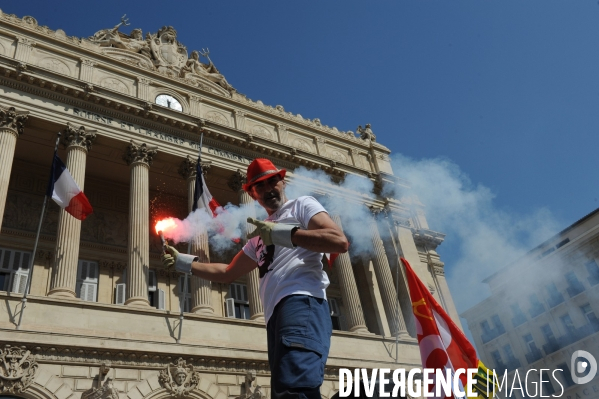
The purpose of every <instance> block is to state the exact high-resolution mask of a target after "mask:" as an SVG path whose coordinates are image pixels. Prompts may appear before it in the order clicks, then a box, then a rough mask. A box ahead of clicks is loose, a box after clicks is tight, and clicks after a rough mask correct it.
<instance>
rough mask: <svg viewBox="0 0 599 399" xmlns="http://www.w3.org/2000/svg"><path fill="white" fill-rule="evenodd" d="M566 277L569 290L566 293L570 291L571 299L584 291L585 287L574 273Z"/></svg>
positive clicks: (569, 273)
mask: <svg viewBox="0 0 599 399" xmlns="http://www.w3.org/2000/svg"><path fill="white" fill-rule="evenodd" d="M565 277H566V281H567V282H568V288H567V289H566V291H568V295H570V298H572V297H573V296H576V295H578V294H580V293H581V292H582V291H584V286H583V285H582V283H581V282H580V280H578V277H576V274H574V272H568V273H566V275H565Z"/></svg>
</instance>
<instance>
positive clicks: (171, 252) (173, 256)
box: [160, 245, 179, 269]
mask: <svg viewBox="0 0 599 399" xmlns="http://www.w3.org/2000/svg"><path fill="white" fill-rule="evenodd" d="M163 248H164V252H163V253H162V256H161V257H160V259H161V260H162V266H164V267H166V268H167V269H170V268H171V267H172V266H173V265H174V264H175V262H176V261H177V257H178V256H179V251H177V250H176V249H175V247H171V246H170V245H165V246H164V247H163Z"/></svg>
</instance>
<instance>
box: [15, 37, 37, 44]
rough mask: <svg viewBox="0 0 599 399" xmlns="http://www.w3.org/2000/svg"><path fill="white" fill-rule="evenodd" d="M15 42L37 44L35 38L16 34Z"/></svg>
mask: <svg viewBox="0 0 599 399" xmlns="http://www.w3.org/2000/svg"><path fill="white" fill-rule="evenodd" d="M17 43H19V44H25V45H27V46H35V45H36V44H37V43H36V42H35V40H33V39H31V38H28V37H24V36H17Z"/></svg>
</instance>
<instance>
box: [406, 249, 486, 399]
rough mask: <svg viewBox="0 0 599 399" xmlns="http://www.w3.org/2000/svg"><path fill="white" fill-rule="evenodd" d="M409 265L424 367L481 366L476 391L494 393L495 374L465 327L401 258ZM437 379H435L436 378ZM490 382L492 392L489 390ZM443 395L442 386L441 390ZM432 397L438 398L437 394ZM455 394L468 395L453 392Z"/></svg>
mask: <svg viewBox="0 0 599 399" xmlns="http://www.w3.org/2000/svg"><path fill="white" fill-rule="evenodd" d="M401 261H402V262H403V264H404V265H405V267H406V276H407V278H408V286H409V288H410V299H411V300H412V311H413V312H414V319H415V321H416V330H417V331H416V332H417V334H418V346H419V347H420V358H421V360H422V367H423V368H432V369H440V370H443V375H445V373H446V372H447V371H445V370H449V372H450V373H451V375H452V376H453V375H454V374H455V372H456V370H457V369H468V368H471V369H472V368H476V369H478V374H476V375H475V378H476V379H477V384H476V385H475V386H474V392H476V393H477V394H478V397H481V398H490V397H493V389H492V388H493V374H492V373H491V371H490V370H487V368H486V367H485V366H484V364H483V363H482V362H481V361H480V360H479V359H478V357H477V356H476V350H475V349H474V347H473V346H472V344H471V343H470V342H469V341H468V338H466V336H465V335H464V333H463V332H462V330H460V328H459V327H458V326H457V325H456V324H455V323H454V322H453V320H451V318H450V317H449V315H448V314H447V313H446V312H445V310H444V309H443V307H442V306H441V305H439V303H437V301H436V300H435V298H434V297H433V295H432V294H431V293H430V291H429V290H428V288H426V286H425V285H424V283H423V282H422V281H420V279H419V278H418V276H417V275H416V273H414V271H413V270H412V268H411V267H410V264H409V263H408V261H407V260H405V259H403V258H401ZM452 379H453V378H452ZM459 379H460V382H461V384H460V387H461V390H462V392H465V391H464V387H466V384H467V375H466V373H465V372H464V373H463V374H461V375H460V377H459ZM433 380H434V379H433ZM487 384H488V386H489V388H491V389H490V392H489V393H488V394H487ZM427 390H428V392H432V393H433V394H435V391H436V389H435V387H434V386H429V387H427ZM440 392H441V395H442V396H441V397H444V396H443V390H440ZM433 397H435V398H438V397H437V396H436V395H434V396H433ZM454 397H456V398H459V397H465V395H460V393H458V392H454Z"/></svg>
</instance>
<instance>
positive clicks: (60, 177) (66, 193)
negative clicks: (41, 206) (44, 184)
mask: <svg viewBox="0 0 599 399" xmlns="http://www.w3.org/2000/svg"><path fill="white" fill-rule="evenodd" d="M46 194H47V195H48V196H49V197H52V199H53V200H54V202H56V203H57V204H58V206H60V207H61V208H63V209H64V210H65V211H67V212H68V213H70V214H71V215H73V216H74V217H75V218H77V219H79V220H85V218H86V217H88V216H89V215H90V214H91V213H92V212H93V211H94V210H93V209H92V206H91V205H90V203H89V201H88V199H87V197H86V196H85V194H83V191H81V189H80V188H79V186H78V185H77V183H76V182H75V180H74V179H73V176H71V173H70V172H69V170H68V169H67V167H66V166H65V164H64V163H63V162H62V160H61V159H60V158H59V157H58V155H57V154H56V153H54V159H53V161H52V170H51V172H50V181H49V182H48V189H47V190H46Z"/></svg>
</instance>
